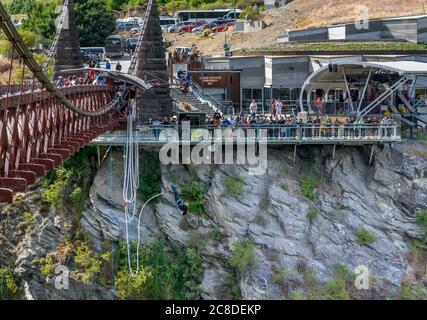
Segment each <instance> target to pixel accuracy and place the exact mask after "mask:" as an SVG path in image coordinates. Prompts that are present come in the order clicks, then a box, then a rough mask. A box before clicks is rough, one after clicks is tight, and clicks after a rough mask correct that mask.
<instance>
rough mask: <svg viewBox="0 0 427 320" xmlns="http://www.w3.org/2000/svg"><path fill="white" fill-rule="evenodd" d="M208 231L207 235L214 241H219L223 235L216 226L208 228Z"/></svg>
mask: <svg viewBox="0 0 427 320" xmlns="http://www.w3.org/2000/svg"><path fill="white" fill-rule="evenodd" d="M208 233H209V236H210V237H211V238H212V239H213V240H215V241H221V239H222V237H223V236H222V234H221V232H220V231H219V230H218V229H216V228H210V229H209V231H208Z"/></svg>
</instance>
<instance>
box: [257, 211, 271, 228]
mask: <svg viewBox="0 0 427 320" xmlns="http://www.w3.org/2000/svg"><path fill="white" fill-rule="evenodd" d="M254 222H255V223H256V224H257V225H260V226H262V227H265V226H266V225H267V224H268V219H267V217H266V215H265V214H262V213H261V212H259V213H257V215H256V216H255V219H254Z"/></svg>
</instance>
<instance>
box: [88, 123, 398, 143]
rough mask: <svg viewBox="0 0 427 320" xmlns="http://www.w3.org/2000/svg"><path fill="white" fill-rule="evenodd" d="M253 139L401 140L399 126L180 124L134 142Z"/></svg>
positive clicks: (114, 136)
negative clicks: (184, 125)
mask: <svg viewBox="0 0 427 320" xmlns="http://www.w3.org/2000/svg"><path fill="white" fill-rule="evenodd" d="M125 139H126V132H120V131H118V132H117V131H116V132H113V133H110V134H106V135H103V136H102V137H100V138H98V139H97V140H96V141H95V142H102V141H104V142H105V141H108V140H110V141H115V142H121V141H122V140H123V141H125ZM245 139H249V140H251V139H253V140H255V141H257V142H264V141H266V142H276V143H279V144H280V143H286V142H287V141H288V142H292V141H293V142H295V143H298V142H304V143H307V142H313V143H322V142H332V141H337V142H339V141H347V142H351V141H354V142H358V141H359V142H364V143H366V142H383V141H384V142H387V141H400V140H401V133H400V126H398V125H340V126H337V125H335V126H334V125H325V126H323V125H308V124H306V125H247V126H243V125H241V126H228V127H226V126H212V125H206V126H192V127H191V128H188V129H187V131H185V127H183V126H181V125H153V126H143V127H141V128H140V130H139V131H137V132H136V141H139V142H141V143H143V142H168V141H173V140H179V141H191V142H199V141H211V142H221V141H223V142H232V141H234V142H235V141H240V140H245Z"/></svg>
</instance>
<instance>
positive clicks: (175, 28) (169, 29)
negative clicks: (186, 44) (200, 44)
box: [168, 21, 192, 33]
mask: <svg viewBox="0 0 427 320" xmlns="http://www.w3.org/2000/svg"><path fill="white" fill-rule="evenodd" d="M189 24H192V22H190V21H180V22H178V23H177V24H175V25H173V26H170V27H169V28H168V32H172V33H173V32H178V30H179V28H181V27H183V26H186V25H189Z"/></svg>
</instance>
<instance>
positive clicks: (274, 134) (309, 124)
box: [206, 112, 396, 139]
mask: <svg viewBox="0 0 427 320" xmlns="http://www.w3.org/2000/svg"><path fill="white" fill-rule="evenodd" d="M206 124H207V126H208V127H221V128H227V127H231V128H236V129H238V128H243V129H248V128H265V129H267V136H268V137H269V138H273V139H274V138H278V139H280V138H288V139H291V138H294V139H295V138H302V137H306V138H334V137H335V138H338V137H339V138H356V137H368V136H380V135H381V136H392V135H394V134H396V132H394V131H393V129H394V126H395V125H396V122H395V121H394V120H393V119H392V118H390V117H387V116H386V117H383V118H381V119H380V118H379V117H377V116H368V117H362V118H356V117H345V118H340V117H328V116H327V115H324V116H316V117H307V118H305V119H304V118H302V117H300V118H298V117H295V116H294V115H283V114H281V115H277V114H276V115H274V114H270V115H258V114H255V115H254V114H253V113H252V112H251V115H250V116H244V117H240V116H229V117H225V116H224V115H221V114H220V113H219V112H216V113H214V114H213V116H212V117H208V118H207V122H206Z"/></svg>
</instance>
